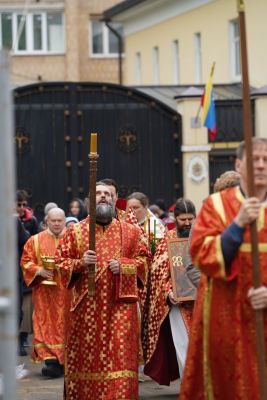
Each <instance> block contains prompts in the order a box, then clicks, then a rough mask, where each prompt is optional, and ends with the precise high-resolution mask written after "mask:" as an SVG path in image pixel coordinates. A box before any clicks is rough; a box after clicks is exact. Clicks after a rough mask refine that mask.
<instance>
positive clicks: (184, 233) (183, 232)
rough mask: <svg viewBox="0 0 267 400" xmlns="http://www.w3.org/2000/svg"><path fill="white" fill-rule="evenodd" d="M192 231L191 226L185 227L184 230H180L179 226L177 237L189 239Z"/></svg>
mask: <svg viewBox="0 0 267 400" xmlns="http://www.w3.org/2000/svg"><path fill="white" fill-rule="evenodd" d="M190 229H191V225H190V226H184V227H183V228H178V226H177V236H178V237H181V238H187V237H189V234H190Z"/></svg>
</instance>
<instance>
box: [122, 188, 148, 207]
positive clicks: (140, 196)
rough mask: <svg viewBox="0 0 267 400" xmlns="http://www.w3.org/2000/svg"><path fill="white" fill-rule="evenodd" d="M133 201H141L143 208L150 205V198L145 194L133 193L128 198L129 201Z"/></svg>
mask: <svg viewBox="0 0 267 400" xmlns="http://www.w3.org/2000/svg"><path fill="white" fill-rule="evenodd" d="M131 199H136V200H139V201H140V203H141V204H142V206H143V207H148V205H149V200H148V197H147V196H146V195H145V194H144V193H141V192H133V193H131V194H130V195H129V196H128V197H127V200H131Z"/></svg>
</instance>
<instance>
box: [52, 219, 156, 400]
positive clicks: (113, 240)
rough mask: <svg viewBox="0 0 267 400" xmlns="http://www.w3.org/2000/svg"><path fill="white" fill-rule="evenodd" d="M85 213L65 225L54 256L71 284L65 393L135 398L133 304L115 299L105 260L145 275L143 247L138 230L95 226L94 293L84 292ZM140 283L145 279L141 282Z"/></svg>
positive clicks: (81, 398) (82, 399)
mask: <svg viewBox="0 0 267 400" xmlns="http://www.w3.org/2000/svg"><path fill="white" fill-rule="evenodd" d="M88 224H89V218H87V219H86V220H84V221H82V222H80V223H79V224H76V225H74V227H73V228H70V229H69V230H68V231H67V233H66V235H65V236H64V238H63V239H62V241H61V246H60V247H59V249H58V252H57V256H56V258H57V260H58V263H59V266H60V270H61V272H62V276H63V281H64V284H65V285H66V286H68V287H73V291H74V299H73V305H72V313H71V318H70V320H69V324H68V340H67V350H66V364H65V391H66V394H65V398H66V399H68V400H88V399H92V400H93V399H95V400H98V399H99V400H100V399H101V400H102V399H103V400H111V399H118V400H119V399H120V400H124V399H125V400H126V399H133V400H136V399H137V398H138V380H137V376H138V374H137V370H138V317H137V303H136V302H135V303H124V302H116V301H115V277H114V275H113V274H112V272H111V271H110V269H109V267H108V261H109V260H111V259H118V260H119V261H120V262H121V265H122V266H126V265H131V266H134V269H135V271H136V272H135V277H136V278H135V279H137V277H138V278H139V279H140V281H141V282H143V280H142V277H143V276H146V275H147V271H144V270H145V269H146V268H147V267H146V265H147V264H146V257H147V255H148V251H147V248H146V246H145V244H144V242H143V241H142V240H141V238H140V230H139V229H138V228H137V227H135V226H133V225H130V224H128V223H126V222H123V221H121V222H119V221H118V220H115V219H114V220H113V222H112V223H111V224H110V225H109V226H108V227H107V228H106V229H105V230H103V228H102V227H100V226H98V225H96V255H97V264H96V270H97V272H96V283H95V285H96V286H95V295H94V297H89V296H88V294H87V284H88V273H87V269H86V268H84V267H82V263H81V258H82V255H83V253H84V251H86V250H87V249H88V236H89V235H88V230H89V228H88ZM143 283H144V282H143Z"/></svg>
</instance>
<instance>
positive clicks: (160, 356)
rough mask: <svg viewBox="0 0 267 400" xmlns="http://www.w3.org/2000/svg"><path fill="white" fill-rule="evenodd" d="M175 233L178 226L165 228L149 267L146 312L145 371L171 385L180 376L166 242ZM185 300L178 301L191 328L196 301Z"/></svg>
mask: <svg viewBox="0 0 267 400" xmlns="http://www.w3.org/2000/svg"><path fill="white" fill-rule="evenodd" d="M175 237H177V234H176V230H175V229H173V230H171V231H166V234H165V236H164V237H163V238H162V239H161V240H160V241H159V242H158V244H157V250H156V253H155V255H154V258H153V262H152V265H151V267H150V276H149V282H148V294H147V302H146V306H145V309H144V315H143V330H142V344H143V352H144V359H145V368H144V372H145V374H147V375H149V376H151V377H152V378H153V379H154V380H156V381H157V382H158V383H160V384H162V385H169V384H170V381H172V380H175V379H177V378H178V376H179V371H178V365H177V360H176V355H175V348H174V345H173V342H172V335H171V329H170V324H169V318H166V317H167V316H168V314H169V311H170V306H169V305H168V303H167V299H168V294H169V292H170V291H171V288H172V284H171V276H170V262H169V257H168V249H167V243H168V240H169V239H171V238H175ZM186 303H188V302H186ZM186 303H185V304H183V303H181V304H179V309H180V312H181V314H182V317H183V320H184V323H185V326H186V329H187V331H189V328H190V324H191V320H192V314H193V304H192V303H191V302H190V304H186Z"/></svg>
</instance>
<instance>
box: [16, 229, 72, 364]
mask: <svg viewBox="0 0 267 400" xmlns="http://www.w3.org/2000/svg"><path fill="white" fill-rule="evenodd" d="M58 243H59V239H58V238H56V237H55V236H54V235H53V234H52V233H51V232H50V231H48V230H46V231H43V232H41V233H39V234H37V235H34V236H31V237H30V239H29V240H28V241H27V243H26V244H25V246H24V250H23V255H22V258H21V267H22V271H23V277H24V280H25V282H26V284H27V286H31V287H32V302H33V308H34V312H33V349H32V354H31V358H32V360H33V361H34V362H41V361H42V360H49V359H57V360H58V361H59V363H60V364H64V348H65V321H66V318H67V317H68V314H69V309H70V300H71V294H70V293H69V291H68V290H66V289H65V288H64V287H63V285H62V283H61V280H60V275H59V272H58V271H57V270H55V271H54V281H56V283H57V285H45V284H42V283H41V282H42V281H44V280H45V278H42V277H41V276H39V275H38V269H39V268H40V267H41V266H42V259H41V257H42V256H50V257H54V255H55V252H56V248H57V245H58Z"/></svg>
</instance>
